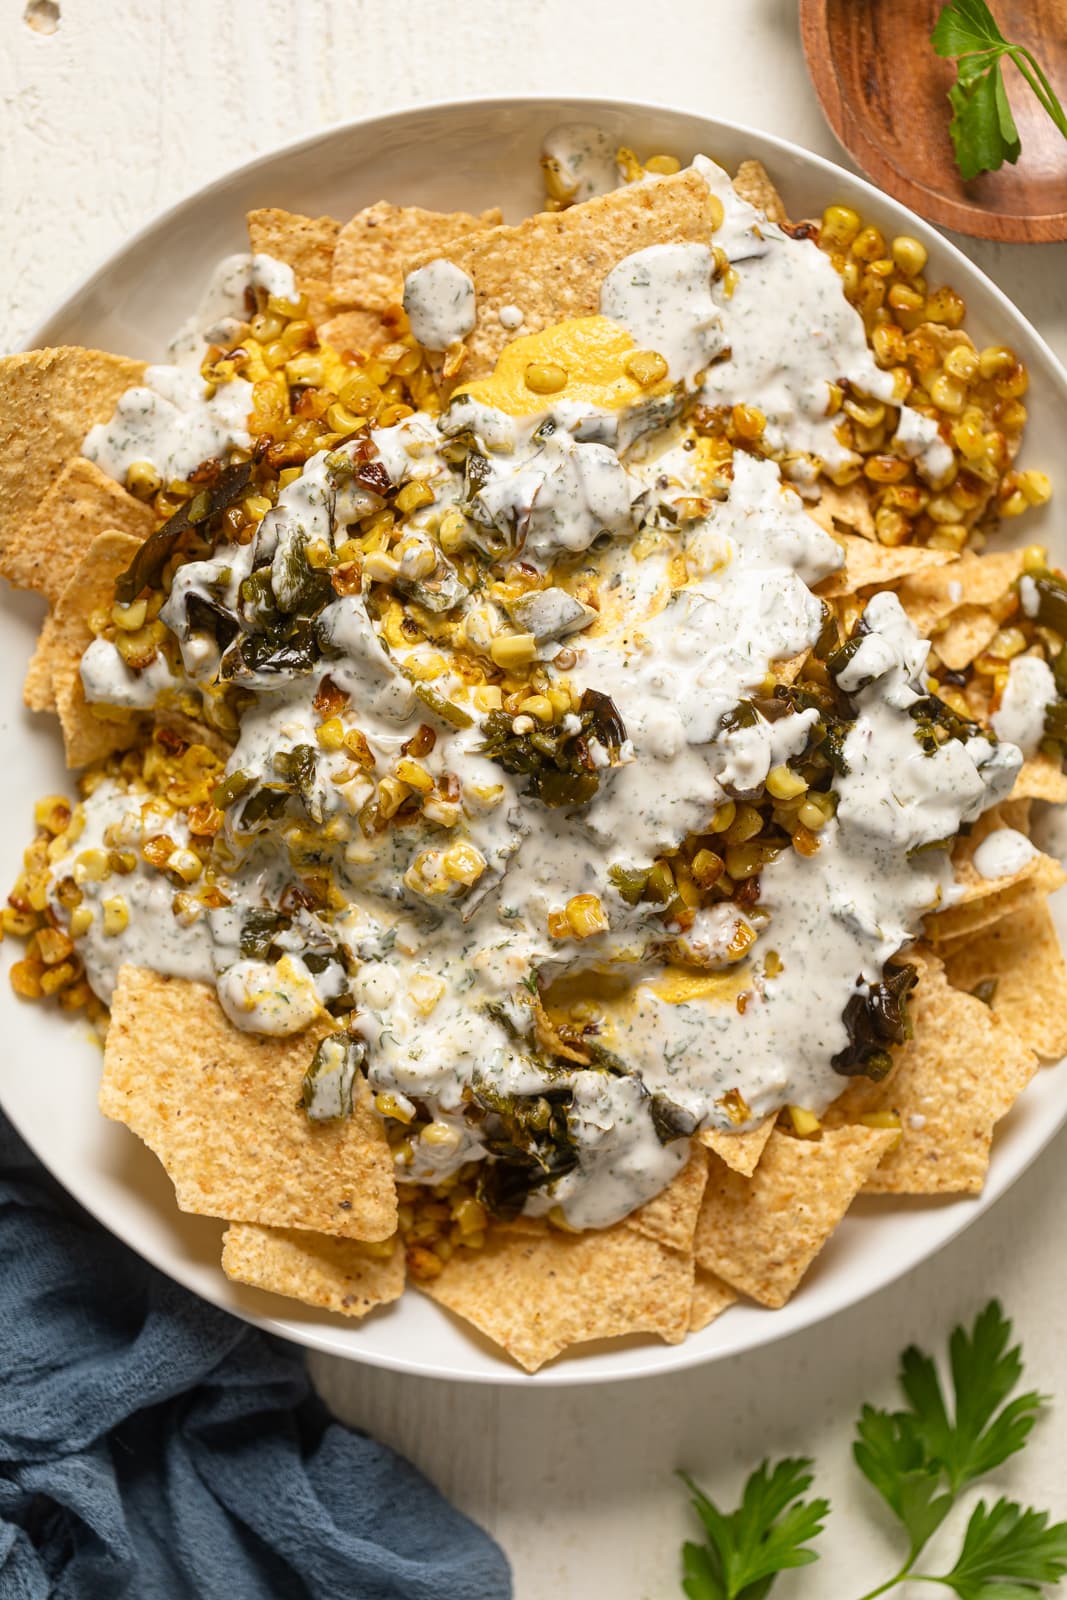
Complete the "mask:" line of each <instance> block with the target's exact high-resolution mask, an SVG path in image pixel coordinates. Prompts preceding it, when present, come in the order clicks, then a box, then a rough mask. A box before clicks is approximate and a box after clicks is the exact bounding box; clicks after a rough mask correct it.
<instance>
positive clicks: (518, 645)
mask: <svg viewBox="0 0 1067 1600" xmlns="http://www.w3.org/2000/svg"><path fill="white" fill-rule="evenodd" d="M489 654H490V655H491V656H492V658H493V660H494V661H495V662H496V664H497V666H498V667H503V668H504V669H505V670H508V669H510V668H512V667H527V666H529V664H530V662H531V661H533V660H534V659H535V658H536V656H537V640H536V639H535V638H534V636H533V634H532V633H511V634H505V635H503V636H502V637H501V638H499V639H494V640H493V642H492V644H491V645H490V646H489Z"/></svg>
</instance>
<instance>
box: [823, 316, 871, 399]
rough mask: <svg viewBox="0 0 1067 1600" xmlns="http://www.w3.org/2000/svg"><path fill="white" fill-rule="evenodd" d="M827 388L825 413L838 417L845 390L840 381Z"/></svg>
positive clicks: (828, 385) (830, 384) (829, 384)
mask: <svg viewBox="0 0 1067 1600" xmlns="http://www.w3.org/2000/svg"><path fill="white" fill-rule="evenodd" d="M879 331H880V330H879ZM826 388H827V391H828V392H827V399H826V413H825V414H826V416H828V417H836V416H837V413H838V412H839V411H840V410H841V404H842V402H843V400H844V398H845V391H844V389H842V387H841V385H840V384H839V383H828V384H827V386H826Z"/></svg>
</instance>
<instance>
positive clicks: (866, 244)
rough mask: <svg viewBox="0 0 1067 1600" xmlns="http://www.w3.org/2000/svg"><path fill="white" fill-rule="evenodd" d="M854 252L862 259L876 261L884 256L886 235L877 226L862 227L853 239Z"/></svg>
mask: <svg viewBox="0 0 1067 1600" xmlns="http://www.w3.org/2000/svg"><path fill="white" fill-rule="evenodd" d="M852 254H853V255H854V256H855V257H856V258H857V259H858V260H860V261H875V260H877V258H878V257H879V256H884V255H885V237H884V235H883V234H882V233H881V232H880V231H879V230H878V229H877V228H875V227H871V226H868V227H866V228H861V229H860V231H859V233H858V234H857V235H856V237H855V238H854V239H853V241H852Z"/></svg>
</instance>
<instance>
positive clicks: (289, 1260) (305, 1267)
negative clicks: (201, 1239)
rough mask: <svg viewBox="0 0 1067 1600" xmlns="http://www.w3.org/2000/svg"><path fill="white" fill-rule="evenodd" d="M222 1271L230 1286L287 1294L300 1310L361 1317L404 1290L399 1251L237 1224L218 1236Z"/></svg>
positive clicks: (401, 1253) (279, 1229)
mask: <svg viewBox="0 0 1067 1600" xmlns="http://www.w3.org/2000/svg"><path fill="white" fill-rule="evenodd" d="M222 1269H223V1271H224V1272H225V1274H226V1276H227V1277H228V1278H232V1279H234V1281H235V1282H236V1283H247V1284H250V1285H251V1287H252V1288H253V1289H267V1290H269V1291H270V1293H271V1294H284V1295H288V1296H289V1298H290V1299H291V1300H299V1301H301V1302H302V1303H303V1304H304V1305H306V1306H319V1307H320V1308H321V1309H322V1310H324V1311H338V1312H340V1314H341V1316H342V1317H365V1316H366V1315H367V1312H368V1311H371V1310H373V1309H374V1307H375V1306H381V1305H386V1304H387V1303H388V1302H389V1301H390V1300H398V1299H399V1298H400V1296H401V1294H402V1293H403V1292H404V1277H405V1271H404V1252H403V1250H402V1249H401V1248H400V1246H399V1244H397V1245H396V1246H395V1247H394V1249H393V1252H392V1254H391V1255H389V1256H386V1257H384V1258H383V1257H381V1256H376V1255H371V1254H369V1253H368V1252H367V1250H366V1248H365V1247H364V1246H363V1245H361V1244H360V1242H359V1240H358V1239H334V1238H331V1236H330V1235H329V1234H325V1233H308V1232H306V1231H304V1230H301V1229H297V1228H259V1227H256V1226H255V1225H254V1224H252V1223H248V1222H237V1223H234V1224H233V1226H232V1227H229V1228H227V1229H226V1232H225V1233H224V1234H223V1236H222Z"/></svg>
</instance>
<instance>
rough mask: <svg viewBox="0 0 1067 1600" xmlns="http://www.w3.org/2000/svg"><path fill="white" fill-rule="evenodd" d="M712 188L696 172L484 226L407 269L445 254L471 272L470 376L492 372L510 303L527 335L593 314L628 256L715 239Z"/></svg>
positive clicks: (466, 370) (507, 335) (504, 339)
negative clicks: (608, 278)
mask: <svg viewBox="0 0 1067 1600" xmlns="http://www.w3.org/2000/svg"><path fill="white" fill-rule="evenodd" d="M711 223H712V216H711V194H710V191H709V189H708V186H707V184H706V183H705V182H704V179H703V178H702V177H701V176H700V175H699V173H696V172H692V171H685V172H677V173H674V174H672V175H671V176H670V177H665V178H657V179H655V180H654V181H653V182H649V183H640V184H632V185H630V186H628V187H626V188H622V189H615V190H613V191H612V192H611V193H610V194H605V195H597V196H596V197H595V198H594V199H592V200H583V201H582V202H581V203H580V204H579V205H575V206H568V207H567V209H566V210H565V211H554V212H540V213H539V214H538V215H537V216H533V217H527V218H526V220H525V221H524V222H520V223H518V224H517V226H515V227H499V228H487V229H486V230H485V231H484V232H480V233H474V234H470V235H469V236H468V237H467V238H465V239H460V240H458V241H456V242H455V243H454V244H452V245H450V246H449V248H448V249H447V250H443V251H442V250H430V251H424V252H423V253H422V254H421V255H419V256H416V257H415V258H414V260H412V261H409V262H408V271H411V270H412V269H413V268H415V267H420V266H424V265H425V264H426V262H427V261H433V260H435V259H436V258H437V257H439V256H441V255H444V256H447V258H448V259H449V260H450V261H454V262H455V264H456V265H457V266H458V267H461V268H462V270H463V271H464V272H465V273H467V275H468V277H470V278H471V279H472V281H473V283H474V288H475V292H476V294H477V314H478V320H477V322H476V324H475V327H474V330H473V331H472V333H471V334H470V336H469V337H468V339H467V340H466V346H467V359H466V362H465V364H464V366H463V370H462V373H461V374H460V376H461V377H462V379H463V381H464V382H467V381H468V380H469V379H471V378H477V377H480V376H482V375H483V374H484V373H487V372H491V371H492V370H493V367H494V366H495V365H496V359H497V357H498V356H499V354H500V352H501V350H502V349H503V348H504V346H505V345H506V344H507V343H508V342H509V340H511V339H512V338H514V337H515V335H514V333H512V332H509V330H508V329H507V328H505V327H503V325H502V324H501V322H500V319H499V317H498V315H497V313H498V312H499V310H500V308H501V307H502V306H505V305H515V306H518V307H519V309H520V310H521V311H522V314H523V324H522V329H521V332H522V334H523V335H526V334H531V333H537V332H539V331H540V329H542V328H547V327H549V326H551V324H553V323H555V322H562V321H564V320H565V319H567V318H569V317H588V316H593V315H595V313H596V312H597V310H598V309H599V304H600V285H601V284H602V283H603V281H604V278H605V277H606V276H607V274H608V273H609V272H610V271H611V269H612V267H614V266H616V265H617V264H618V263H619V262H620V261H621V260H622V258H623V257H624V256H628V255H631V254H632V253H633V252H634V251H635V250H643V249H645V248H646V246H648V245H653V244H665V243H668V242H670V241H672V240H677V239H681V240H686V239H690V240H697V241H700V242H706V241H707V240H708V239H709V238H710V237H711V232H712V228H711Z"/></svg>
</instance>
